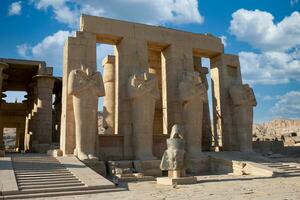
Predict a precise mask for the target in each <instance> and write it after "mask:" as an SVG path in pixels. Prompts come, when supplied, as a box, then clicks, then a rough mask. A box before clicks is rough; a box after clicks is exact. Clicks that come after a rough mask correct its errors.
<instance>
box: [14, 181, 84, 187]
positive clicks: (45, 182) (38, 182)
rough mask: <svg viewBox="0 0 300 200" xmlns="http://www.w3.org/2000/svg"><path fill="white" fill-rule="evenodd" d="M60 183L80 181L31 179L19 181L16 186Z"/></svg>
mask: <svg viewBox="0 0 300 200" xmlns="http://www.w3.org/2000/svg"><path fill="white" fill-rule="evenodd" d="M61 183H66V184H67V183H82V182H81V181H80V180H78V179H71V180H50V181H32V182H21V183H19V184H18V186H26V185H47V184H49V185H51V184H61Z"/></svg>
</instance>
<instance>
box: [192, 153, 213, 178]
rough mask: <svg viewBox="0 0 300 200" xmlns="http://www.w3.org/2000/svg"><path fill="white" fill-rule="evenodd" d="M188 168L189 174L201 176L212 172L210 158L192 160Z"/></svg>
mask: <svg viewBox="0 0 300 200" xmlns="http://www.w3.org/2000/svg"><path fill="white" fill-rule="evenodd" d="M188 162H189V164H188V168H187V173H188V174H193V175H201V174H207V173H209V172H210V161H209V158H208V157H205V156H203V157H202V158H197V159H190V160H189V161H188Z"/></svg>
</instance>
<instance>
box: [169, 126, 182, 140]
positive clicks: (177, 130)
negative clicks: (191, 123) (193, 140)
mask: <svg viewBox="0 0 300 200" xmlns="http://www.w3.org/2000/svg"><path fill="white" fill-rule="evenodd" d="M170 138H172V139H175V138H176V139H183V127H182V126H181V125H179V124H175V125H174V126H173V127H172V131H171V135H170Z"/></svg>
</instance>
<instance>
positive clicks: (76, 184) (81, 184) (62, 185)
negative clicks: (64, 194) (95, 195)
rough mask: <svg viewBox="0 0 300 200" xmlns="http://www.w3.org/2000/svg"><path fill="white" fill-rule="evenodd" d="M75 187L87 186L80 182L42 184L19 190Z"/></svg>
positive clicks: (22, 187) (24, 186) (23, 187)
mask: <svg viewBox="0 0 300 200" xmlns="http://www.w3.org/2000/svg"><path fill="white" fill-rule="evenodd" d="M74 186H85V184H83V183H81V182H79V183H59V184H50V183H48V184H40V185H22V186H20V185H19V189H20V190H22V191H24V190H29V189H34V190H35V189H42V188H65V187H74Z"/></svg>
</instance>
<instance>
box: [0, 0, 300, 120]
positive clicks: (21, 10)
mask: <svg viewBox="0 0 300 200" xmlns="http://www.w3.org/2000/svg"><path fill="white" fill-rule="evenodd" d="M81 13H85V14H90V15H95V16H103V17H109V18H114V19H121V20H128V21H134V22H140V23H146V24H151V25H160V26H166V27H169V28H174V29H179V30H184V31H190V32H194V33H210V34H213V35H215V36H217V37H220V38H221V39H222V41H223V44H224V45H225V52H226V53H229V54H237V55H239V56H240V63H241V71H242V76H243V81H244V83H249V84H250V85H251V87H252V88H253V89H254V92H255V95H256V99H257V103H258V104H257V107H255V109H254V121H255V122H258V123H260V122H266V121H270V120H272V119H277V118H290V119H299V118H300V0H199V1H197V0H155V1H154V0H153V1H149V0H110V1H107V0H106V1H105V0H28V1H15V0H0V27H1V28H0V57H2V58H15V59H30V60H44V61H46V62H47V65H48V66H52V67H53V68H54V74H55V75H56V76H62V60H63V59H62V56H63V44H64V41H65V40H66V38H67V37H68V36H72V35H74V33H75V31H76V30H79V16H80V14H81ZM109 53H111V47H110V46H107V45H98V46H97V57H98V58H97V67H98V69H99V70H100V71H101V61H102V58H103V57H104V56H105V55H107V54H109ZM204 64H205V65H206V66H209V63H208V62H204ZM7 95H8V97H7V100H8V101H14V99H15V98H18V99H20V96H23V95H24V94H23V93H16V92H8V93H7Z"/></svg>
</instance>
